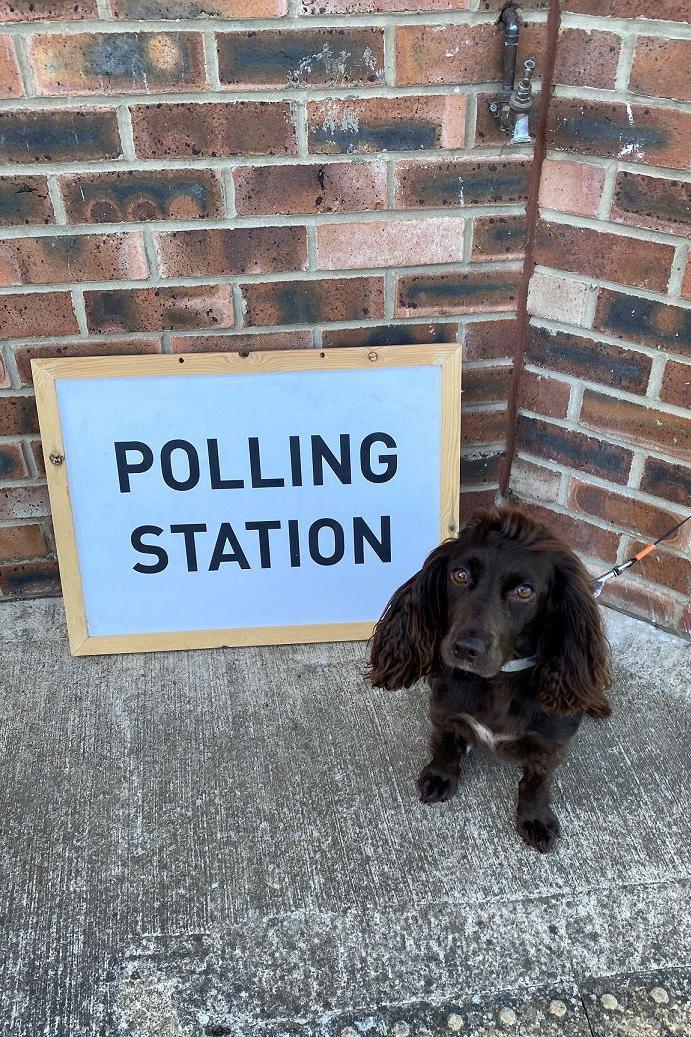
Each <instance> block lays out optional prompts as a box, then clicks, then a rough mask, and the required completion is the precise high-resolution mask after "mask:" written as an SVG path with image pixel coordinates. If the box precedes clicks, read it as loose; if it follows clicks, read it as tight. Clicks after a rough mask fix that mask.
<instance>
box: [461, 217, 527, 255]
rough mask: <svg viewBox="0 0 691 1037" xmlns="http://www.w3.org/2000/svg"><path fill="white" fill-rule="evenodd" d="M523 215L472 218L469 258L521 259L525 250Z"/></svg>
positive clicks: (524, 219)
mask: <svg viewBox="0 0 691 1037" xmlns="http://www.w3.org/2000/svg"><path fill="white" fill-rule="evenodd" d="M525 238H526V218H525V216H478V217H476V219H474V220H473V251H472V254H471V257H470V258H471V260H476V261H477V262H481V263H487V262H488V261H490V260H492V259H497V260H502V259H521V258H522V257H523V253H524V252H525Z"/></svg>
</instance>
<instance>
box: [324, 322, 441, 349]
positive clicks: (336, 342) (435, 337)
mask: <svg viewBox="0 0 691 1037" xmlns="http://www.w3.org/2000/svg"><path fill="white" fill-rule="evenodd" d="M457 337H458V331H457V325H456V324H408V325H406V324H380V325H378V326H377V327H374V328H352V329H346V330H343V331H327V332H324V335H323V336H322V342H323V344H324V345H325V346H365V347H367V346H414V345H419V344H420V343H428V342H456V341H457Z"/></svg>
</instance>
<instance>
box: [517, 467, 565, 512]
mask: <svg viewBox="0 0 691 1037" xmlns="http://www.w3.org/2000/svg"><path fill="white" fill-rule="evenodd" d="M560 486H561V475H560V474H559V472H553V471H552V469H551V468H543V466H542V465H539V464H534V463H533V462H532V461H526V460H525V458H523V457H516V458H514V461H513V464H512V465H511V482H510V493H511V496H512V497H516V498H519V499H522V498H525V497H528V498H529V499H532V500H539V501H545V502H548V503H554V502H555V501H556V500H557V498H558V497H559V488H560Z"/></svg>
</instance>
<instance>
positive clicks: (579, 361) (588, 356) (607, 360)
mask: <svg viewBox="0 0 691 1037" xmlns="http://www.w3.org/2000/svg"><path fill="white" fill-rule="evenodd" d="M525 359H526V361H527V362H528V363H529V364H534V365H535V366H537V367H544V368H545V370H547V371H558V372H560V373H561V374H568V375H572V376H573V377H574V378H582V379H584V380H585V381H589V382H600V383H601V384H602V385H609V386H612V387H613V388H617V389H623V390H625V391H626V392H635V393H645V391H646V389H647V387H648V381H649V379H650V368H651V366H652V360H651V359H650V357H647V356H645V354H644V353H636V352H635V351H634V350H633V349H623V348H622V347H621V346H613V345H609V344H608V343H606V342H596V341H594V340H593V339H590V338H585V337H584V336H583V335H575V334H572V333H571V332H565V331H551V330H549V329H548V328H537V327H534V326H532V325H531V326H530V327H529V328H528V336H527V341H526V351H525Z"/></svg>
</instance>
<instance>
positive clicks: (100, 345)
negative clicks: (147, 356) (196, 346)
mask: <svg viewBox="0 0 691 1037" xmlns="http://www.w3.org/2000/svg"><path fill="white" fill-rule="evenodd" d="M160 352H161V344H160V342H159V340H158V339H156V338H149V339H124V340H118V341H115V342H105V341H103V340H101V339H96V340H95V341H91V342H69V343H61V344H59V345H58V344H53V343H51V344H50V345H46V344H44V343H41V345H35V346H15V348H14V359H15V361H16V364H17V371H18V372H19V379H20V382H21V384H22V385H32V384H33V377H32V373H31V361H32V360H46V359H53V358H62V357H81V356H139V355H140V354H143V353H160Z"/></svg>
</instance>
